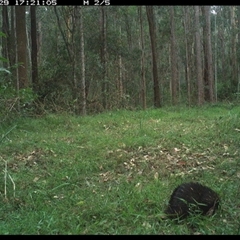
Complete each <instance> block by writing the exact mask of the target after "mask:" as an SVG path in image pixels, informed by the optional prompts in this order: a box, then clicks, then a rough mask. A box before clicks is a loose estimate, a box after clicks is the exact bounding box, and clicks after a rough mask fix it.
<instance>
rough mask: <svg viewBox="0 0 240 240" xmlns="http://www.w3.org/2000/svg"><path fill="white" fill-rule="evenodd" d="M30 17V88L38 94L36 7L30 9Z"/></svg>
mask: <svg viewBox="0 0 240 240" xmlns="http://www.w3.org/2000/svg"><path fill="white" fill-rule="evenodd" d="M30 16H31V61H32V86H33V90H34V91H35V92H38V49H37V21H36V6H31V7H30Z"/></svg>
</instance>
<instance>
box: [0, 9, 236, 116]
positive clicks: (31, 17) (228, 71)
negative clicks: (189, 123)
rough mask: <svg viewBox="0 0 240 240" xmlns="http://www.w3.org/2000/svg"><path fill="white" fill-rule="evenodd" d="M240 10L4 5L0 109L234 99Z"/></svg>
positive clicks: (89, 109) (78, 109) (38, 110)
mask: <svg viewBox="0 0 240 240" xmlns="http://www.w3.org/2000/svg"><path fill="white" fill-rule="evenodd" d="M239 18H240V7H239V6H103V7H95V6H87V7H86V6H33V7H30V6H21V7H18V6H3V7H2V18H1V22H2V31H1V42H2V44H1V45H2V48H1V52H2V56H1V59H0V60H1V65H2V67H1V88H0V91H1V97H0V101H1V106H2V107H1V115H3V116H8V115H9V114H10V115H11V114H13V113H14V112H25V113H26V112H31V113H32V114H40V115H41V114H44V113H48V112H63V111H65V112H69V113H75V114H83V115H85V114H91V113H99V112H103V111H106V110H114V109H146V108H148V107H157V108H159V107H162V106H169V105H182V104H183V105H187V106H195V105H203V104H205V103H216V102H222V101H229V102H231V101H238V96H239V71H240V70H239V58H240V53H239V50H238V49H239V44H240V41H239V38H240V34H239V28H240V25H239V24H240V23H239V22H240V21H239ZM15 20H16V21H15Z"/></svg>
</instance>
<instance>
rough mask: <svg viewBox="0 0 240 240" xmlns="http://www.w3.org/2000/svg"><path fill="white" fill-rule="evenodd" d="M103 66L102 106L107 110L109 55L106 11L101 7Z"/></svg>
mask: <svg viewBox="0 0 240 240" xmlns="http://www.w3.org/2000/svg"><path fill="white" fill-rule="evenodd" d="M100 22H101V24H100V26H101V37H100V39H101V50H100V57H101V64H102V104H103V107H104V109H106V108H107V69H106V67H107V66H106V57H107V56H106V55H107V42H106V36H107V30H106V9H105V7H101V19H100Z"/></svg>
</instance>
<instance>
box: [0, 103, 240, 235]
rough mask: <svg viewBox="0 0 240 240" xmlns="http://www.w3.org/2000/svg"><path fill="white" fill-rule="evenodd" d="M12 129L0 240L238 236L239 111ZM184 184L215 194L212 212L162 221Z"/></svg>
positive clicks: (6, 144) (44, 121)
mask: <svg viewBox="0 0 240 240" xmlns="http://www.w3.org/2000/svg"><path fill="white" fill-rule="evenodd" d="M15 125H16V127H15V128H13V129H12V130H11V131H10V132H9V133H8V134H7V135H6V136H5V137H4V138H2V140H1V156H0V164H1V169H2V171H1V176H2V177H1V179H2V180H1V181H0V198H1V203H0V210H1V215H0V234H239V233H240V221H239V219H240V200H239V193H240V191H239V187H240V181H239V178H240V169H239V164H240V162H239V143H240V107H238V106H231V107H228V106H221V105H220V106H206V107H202V108H192V109H188V108H163V109H153V110H147V111H136V112H135V111H115V112H108V113H103V114H99V115H96V116H86V117H73V116H69V115H48V116H45V117H44V118H41V119H19V120H17V121H16V123H15ZM8 129H10V128H6V129H3V128H1V131H2V133H1V134H2V136H4V134H5V133H6V132H7V131H8ZM186 181H199V182H201V183H202V184H205V185H207V186H209V187H211V188H212V189H214V190H215V191H216V192H218V193H219V195H220V198H221V207H220V209H219V210H218V211H217V212H216V214H215V215H214V216H212V217H199V216H191V217H189V218H187V219H186V220H183V221H181V222H179V223H176V222H173V221H171V220H163V219H162V218H161V216H162V215H163V210H164V209H165V207H166V205H167V202H168V200H169V197H170V195H171V193H172V191H173V189H174V188H175V187H176V186H177V185H178V184H180V183H182V182H186Z"/></svg>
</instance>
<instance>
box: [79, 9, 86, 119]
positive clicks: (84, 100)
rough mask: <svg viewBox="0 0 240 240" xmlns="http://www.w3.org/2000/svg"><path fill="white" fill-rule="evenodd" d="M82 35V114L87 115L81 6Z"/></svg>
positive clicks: (82, 28)
mask: <svg viewBox="0 0 240 240" xmlns="http://www.w3.org/2000/svg"><path fill="white" fill-rule="evenodd" d="M80 37H81V52H80V56H81V69H82V79H81V103H82V109H81V111H82V115H86V112H87V111H86V83H85V52H84V25H83V10H82V7H80Z"/></svg>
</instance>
